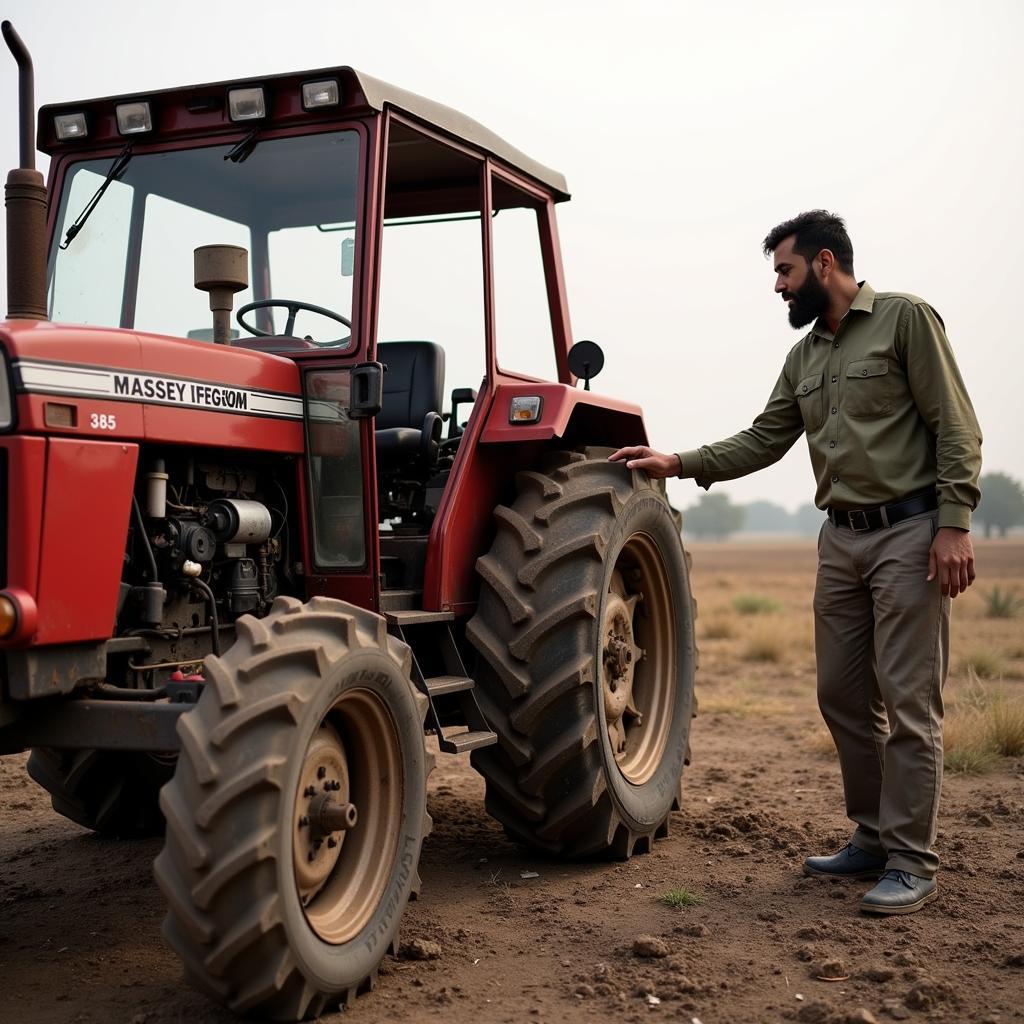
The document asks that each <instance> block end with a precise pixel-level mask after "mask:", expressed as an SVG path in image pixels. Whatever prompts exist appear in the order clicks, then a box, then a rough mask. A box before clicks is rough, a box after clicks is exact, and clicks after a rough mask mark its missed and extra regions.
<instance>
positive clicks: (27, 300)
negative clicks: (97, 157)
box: [0, 21, 47, 320]
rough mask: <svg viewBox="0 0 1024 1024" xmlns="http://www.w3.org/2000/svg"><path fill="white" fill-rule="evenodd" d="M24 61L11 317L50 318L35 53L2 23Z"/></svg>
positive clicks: (12, 184) (8, 192)
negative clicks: (38, 157)
mask: <svg viewBox="0 0 1024 1024" xmlns="http://www.w3.org/2000/svg"><path fill="white" fill-rule="evenodd" d="M0 31H2V32H3V37H4V42H5V43H7V48H8V49H9V50H10V51H11V53H12V54H13V55H14V59H15V60H16V61H17V62H18V115H19V116H18V120H19V129H20V140H19V141H20V149H21V166H20V167H16V168H15V169H14V170H12V171H11V172H10V173H9V174H8V175H7V184H6V186H5V187H4V200H5V204H6V206H7V319H8V320H46V319H47V316H46V184H45V182H44V181H43V176H42V175H41V174H40V173H39V171H37V170H36V161H35V149H36V141H35V89H34V82H33V75H32V58H31V57H30V56H29V53H28V50H27V49H26V48H25V44H24V43H23V42H22V41H21V36H19V35H18V33H17V32H15V31H14V26H13V25H12V24H11V23H10V22H9V21H5V22H3V24H2V25H0Z"/></svg>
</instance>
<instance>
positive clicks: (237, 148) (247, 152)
mask: <svg viewBox="0 0 1024 1024" xmlns="http://www.w3.org/2000/svg"><path fill="white" fill-rule="evenodd" d="M259 133H260V130H259V128H253V130H252V131H251V132H249V134H248V135H246V137H245V138H244V139H242V141H241V142H238V143H236V144H235V145H234V146H232V147H231V150H230V152H228V153H225V154H224V159H225V160H230V161H231V162H232V163H233V164H244V163H245V161H246V160H248V159H249V157H250V156H252V151H253V150H254V149H255V148H256V143H257V142H259V139H258V138H257V136H258V135H259Z"/></svg>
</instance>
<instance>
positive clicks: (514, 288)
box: [0, 22, 696, 1020]
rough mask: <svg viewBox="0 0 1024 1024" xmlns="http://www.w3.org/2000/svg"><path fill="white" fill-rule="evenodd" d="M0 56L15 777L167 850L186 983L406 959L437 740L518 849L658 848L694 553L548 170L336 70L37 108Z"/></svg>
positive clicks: (456, 120) (172, 926) (0, 710)
mask: <svg viewBox="0 0 1024 1024" xmlns="http://www.w3.org/2000/svg"><path fill="white" fill-rule="evenodd" d="M3 35H4V38H5V40H6V41H7V44H8V47H9V48H10V50H11V51H12V53H13V54H14V57H15V59H16V61H17V63H18V66H19V71H20V91H19V96H20V134H21V139H20V141H21V161H20V162H21V166H20V167H19V168H16V169H15V170H12V171H11V172H10V174H9V176H8V181H7V186H6V201H7V244H8V303H9V306H8V313H7V319H6V320H5V321H3V322H2V323H0V355H2V365H0V509H2V510H3V511H2V515H3V520H2V529H0V753H17V752H21V751H26V750H30V751H31V754H30V756H29V759H28V772H29V774H30V775H31V777H32V778H33V779H34V780H35V781H36V782H37V783H39V785H40V786H42V787H43V788H44V789H45V790H47V791H48V792H49V794H50V796H51V798H52V803H53V807H54V808H55V810H56V811H58V812H59V813H60V814H62V815H64V816H66V817H67V818H69V819H71V820H72V821H74V822H77V823H78V824H79V825H82V826H85V827H86V828H88V829H92V830H95V831H96V832H98V833H101V834H104V835H109V836H115V837H125V838H130V837H133V836H144V835H154V834H160V833H163V834H164V835H165V840H164V846H163V849H162V852H161V853H160V854H159V856H158V857H157V858H156V862H155V875H156V880H157V882H158V884H159V886H160V888H161V890H162V891H163V894H164V895H165V897H166V900H167V916H166V919H165V922H164V926H163V931H164V935H165V937H166V940H167V942H168V943H169V944H170V946H171V947H172V948H173V949H174V951H175V952H176V953H177V955H178V956H179V957H180V959H181V962H182V964H183V968H184V973H185V976H186V978H187V979H188V981H189V982H190V983H191V984H193V985H194V986H196V987H197V988H198V989H200V990H201V991H203V992H205V993H208V994H209V995H210V996H211V997H212V998H213V999H214V1000H217V1001H219V1002H220V1003H222V1004H224V1005H226V1006H228V1007H230V1008H232V1009H233V1010H235V1011H237V1012H241V1013H252V1014H258V1015H260V1016H262V1017H265V1018H271V1019H277V1020H298V1019H302V1018H305V1017H309V1016H312V1015H315V1014H317V1013H319V1012H320V1011H321V1010H322V1009H323V1008H324V1007H325V1006H328V1005H334V1006H336V1005H338V1004H339V1003H341V1004H346V1005H347V1004H348V1002H350V1001H351V1000H352V999H353V998H354V997H355V996H356V995H357V994H358V993H360V992H362V991H365V990H366V989H367V988H368V987H369V986H370V985H371V984H372V982H373V980H374V977H375V975H376V971H377V967H378V965H379V964H380V962H381V960H382V958H383V957H384V956H385V955H386V954H387V953H388V952H389V951H393V950H394V947H395V943H396V941H397V934H398V927H399V922H400V919H401V916H402V913H403V910H404V908H405V905H406V903H407V901H408V900H409V899H410V897H412V896H413V895H415V893H416V892H417V890H418V887H419V884H420V881H419V876H418V873H417V867H418V862H419V857H420V848H421V845H422V843H423V840H424V837H425V836H426V835H427V834H428V832H429V830H430V825H431V821H430V817H429V816H428V813H427V799H426V794H427V776H428V773H429V772H430V769H431V767H432V764H433V762H434V757H435V756H438V755H439V756H443V755H446V754H456V755H457V754H462V753H466V752H471V753H470V759H471V763H472V765H473V767H474V768H475V769H476V770H477V771H478V772H479V773H480V774H481V775H482V776H483V778H484V780H485V782H486V810H487V812H488V813H489V814H490V815H492V816H493V817H494V818H495V819H497V821H498V822H499V823H500V824H501V825H502V826H503V827H504V829H505V831H506V833H507V834H508V836H509V837H510V838H511V839H512V840H513V841H515V842H516V843H521V844H525V845H527V846H528V847H531V848H534V849H537V850H540V851H544V852H545V853H546V854H548V855H550V856H553V857H558V858H565V859H582V858H596V857H616V858H626V857H629V856H630V855H632V854H633V853H635V852H643V851H647V850H649V849H650V847H651V844H652V842H653V841H654V840H656V839H658V838H660V837H663V836H665V835H666V834H667V831H668V822H669V815H670V812H671V811H672V810H673V809H676V808H678V807H679V801H680V796H681V790H680V786H681V778H682V771H683V766H684V763H685V762H686V761H687V757H688V749H689V748H688V737H689V729H690V720H691V716H692V714H694V713H695V704H694V698H693V677H694V669H695V662H696V649H695V643H694V615H695V612H694V606H693V602H692V599H691V593H690V585H689V576H688V568H689V567H688V557H687V554H686V552H685V551H684V549H683V545H682V540H681V536H680V532H679V525H678V521H677V518H676V517H675V516H674V513H673V510H672V508H671V507H670V505H669V503H668V501H667V498H666V494H665V490H664V487H663V485H662V484H660V483H656V482H653V481H651V480H650V479H648V478H647V477H646V476H645V475H644V474H642V473H639V472H630V471H628V470H627V469H626V468H625V467H624V466H623V465H622V464H618V463H610V462H608V460H607V456H608V454H609V452H610V451H611V450H612V449H614V448H615V447H618V446H621V445H624V444H627V443H635V442H643V441H645V440H646V435H645V429H644V423H643V417H642V413H641V410H640V408H639V407H638V406H636V405H633V404H630V403H627V402H624V401H619V400H616V399H612V398H608V397H604V396H600V395H598V394H597V393H595V392H594V391H592V390H590V381H591V378H593V377H594V375H595V374H596V372H597V371H598V370H599V369H600V368H601V364H602V362H603V356H602V354H601V351H600V349H599V348H598V347H597V346H596V345H594V344H593V343H591V342H580V343H579V344H578V345H575V346H574V345H573V344H572V336H571V330H570V323H569V313H568V307H567V302H566V288H565V281H564V278H563V272H562V265H561V256H560V251H559V241H558V232H557V227H556V219H555V206H556V204H557V203H559V202H562V201H564V200H566V199H568V198H569V195H568V192H567V189H566V184H565V181H564V179H563V178H562V176H561V175H560V174H558V173H556V172H555V171H552V170H550V169H549V168H547V167H545V166H543V165H542V164H540V163H537V162H536V161H534V160H532V159H530V158H529V157H527V156H525V155H524V154H523V153H521V152H519V151H518V150H516V149H515V148H513V147H512V146H510V145H509V144H508V143H506V142H505V141H503V140H502V139H501V138H499V137H498V136H497V135H495V134H493V133H492V132H491V131H489V130H487V129H486V128H484V127H483V126H482V125H480V124H478V123H477V122H475V121H473V120H471V119H470V118H468V117H466V116H464V115H462V114H460V113H457V112H456V111H454V110H452V109H450V108H448V107H446V106H443V105H441V104H438V103H435V102H432V101H430V100H427V99H423V98H421V97H420V96H417V95H414V94H413V93H410V92H406V91H404V90H402V89H399V88H395V87H394V86H391V85H388V84H386V83H384V82H381V81H378V80H376V79H374V78H372V77H370V76H368V75H365V74H362V73H360V72H358V71H355V70H353V69H352V68H349V67H332V68H326V69H320V70H313V71H308V72H302V73H296V74H285V75H276V76H266V77H256V78H252V79H246V80H244V81H232V82H216V83H213V84H205V85H195V86H187V87H183V88H176V89H170V90H165V91H161V92H148V93H128V94H125V95H120V96H113V97H107V98H102V99H95V100H87V101H81V102H77V101H76V102H69V103H61V104H57V105H48V106H44V107H42V108H41V109H40V110H39V112H38V120H36V118H35V113H34V99H33V77H32V76H33V72H32V64H31V60H30V57H29V54H28V52H27V49H26V48H25V46H24V44H23V43H22V41H21V40H20V38H19V37H18V35H17V33H16V32H15V30H14V29H13V27H12V26H11V25H10V23H7V22H5V23H4V24H3ZM36 139H38V143H39V145H38V148H39V149H40V150H41V151H43V152H45V153H47V154H48V155H49V157H50V168H49V177H48V181H47V182H46V183H45V184H44V181H43V177H42V175H41V174H40V173H39V172H38V171H37V170H35V168H34V155H35V150H36ZM233 312H234V318H233V317H232V314H233ZM581 383H582V386H580V385H581ZM428 736H432V737H434V738H433V739H430V740H429V741H428V738H427V737H428ZM434 750H436V751H437V752H438V755H435V753H434Z"/></svg>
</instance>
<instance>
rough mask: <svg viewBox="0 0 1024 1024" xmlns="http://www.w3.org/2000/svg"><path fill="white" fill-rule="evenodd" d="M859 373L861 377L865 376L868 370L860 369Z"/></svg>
mask: <svg viewBox="0 0 1024 1024" xmlns="http://www.w3.org/2000/svg"><path fill="white" fill-rule="evenodd" d="M860 375H861V376H862V377H866V376H867V375H868V371H867V370H861V371H860Z"/></svg>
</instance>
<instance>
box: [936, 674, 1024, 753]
mask: <svg viewBox="0 0 1024 1024" xmlns="http://www.w3.org/2000/svg"><path fill="white" fill-rule="evenodd" d="M949 703H950V707H949V712H948V713H947V715H946V721H945V724H944V726H943V737H944V747H945V762H946V768H947V769H948V770H949V771H952V772H983V771H988V770H989V769H990V768H993V767H995V766H996V764H998V762H999V759H1000V758H1001V757H1020V756H1021V755H1022V754H1024V696H1021V695H1020V694H1008V693H1006V692H1005V691H1002V690H1000V689H997V688H995V687H994V686H992V685H990V684H986V683H985V682H984V681H983V680H982V678H981V677H980V676H979V675H978V674H977V673H976V672H973V671H969V672H968V677H967V682H966V683H964V684H963V685H962V686H960V687H959V688H958V689H957V690H956V691H955V692H954V693H953V694H952V696H951V698H950V702H949Z"/></svg>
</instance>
